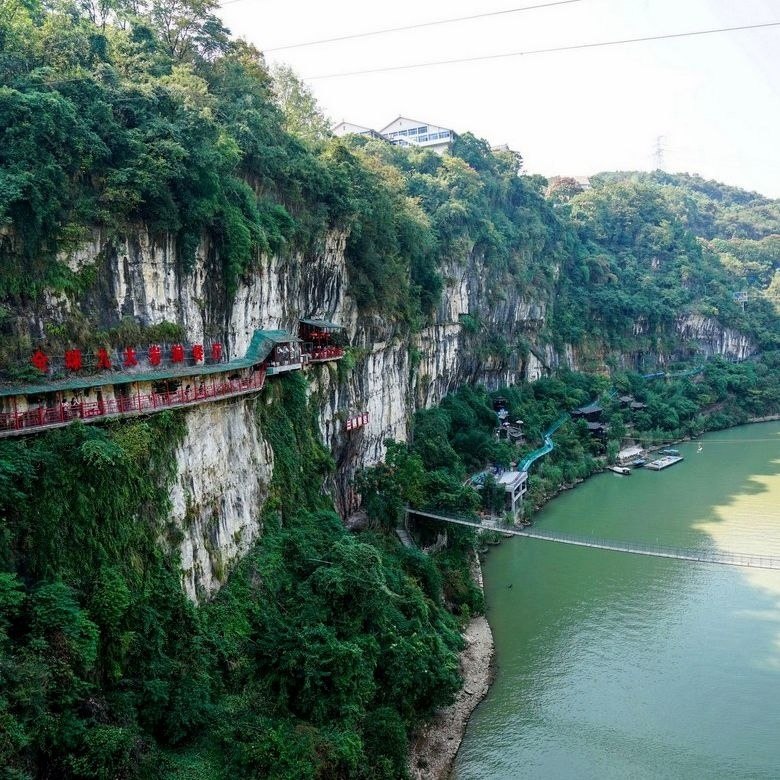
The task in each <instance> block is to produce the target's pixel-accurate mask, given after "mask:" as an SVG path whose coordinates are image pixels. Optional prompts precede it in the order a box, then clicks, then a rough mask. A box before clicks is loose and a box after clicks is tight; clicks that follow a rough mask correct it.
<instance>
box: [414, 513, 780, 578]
mask: <svg viewBox="0 0 780 780" xmlns="http://www.w3.org/2000/svg"><path fill="white" fill-rule="evenodd" d="M406 511H407V514H413V515H416V516H418V517H427V518H429V519H431V520H438V521H439V522H443V523H451V524H454V525H463V526H468V527H471V528H477V529H481V530H486V531H499V532H500V533H506V534H511V535H512V536H524V537H526V538H527V539H537V540H539V541H543V542H557V543H559V544H570V545H575V546H577V547H591V548H594V549H599V550H610V551H612V552H622V553H631V554H633V555H647V556H650V557H653V558H673V559H676V560H682V561H693V562H696V563H715V564H720V565H724V566H742V567H746V568H753V569H780V558H775V557H773V556H769V555H752V554H751V553H738V552H731V551H718V550H697V549H695V548H686V547H668V546H663V545H652V544H646V543H644V542H632V541H621V540H616V539H598V538H593V537H588V536H579V535H576V534H565V533H558V532H557V531H539V530H533V531H531V530H528V529H525V528H524V529H519V528H514V527H512V526H506V527H504V526H500V525H498V524H497V523H480V522H475V521H474V520H468V519H465V518H460V517H454V516H451V515H443V514H441V513H439V512H428V511H425V510H420V509H413V508H411V507H409V508H408V509H407V510H406Z"/></svg>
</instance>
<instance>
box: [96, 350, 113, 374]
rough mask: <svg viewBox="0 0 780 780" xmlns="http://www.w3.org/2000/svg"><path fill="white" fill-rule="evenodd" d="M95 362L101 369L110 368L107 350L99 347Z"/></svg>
mask: <svg viewBox="0 0 780 780" xmlns="http://www.w3.org/2000/svg"><path fill="white" fill-rule="evenodd" d="M97 364H98V368H99V369H100V370H101V371H104V370H107V369H109V368H111V358H110V357H109V356H108V350H107V349H106V348H105V347H101V348H100V349H99V350H98V353H97Z"/></svg>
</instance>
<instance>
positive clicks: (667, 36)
mask: <svg viewBox="0 0 780 780" xmlns="http://www.w3.org/2000/svg"><path fill="white" fill-rule="evenodd" d="M778 26H780V22H764V23H762V24H746V25H740V26H738V27H717V28H714V29H710V30H692V31H690V32H682V33H666V34H664V35H648V36H643V37H641V38H622V39H620V40H615V41H597V42H596V43H577V44H572V45H569V46H552V47H550V48H546V49H529V50H528V51H509V52H504V53H502V54H482V55H479V56H477V57H456V58H454V59H451V60H429V61H427V62H415V63H411V64H409V65H389V66H387V67H383V68H366V69H365V70H350V71H342V72H340V73H327V74H324V75H322V76H306V77H305V78H304V81H319V80H321V79H337V78H343V77H346V76H363V75H368V74H371V73H389V72H392V71H399V70H412V69H415V68H428V67H432V66H435V65H454V64H456V63H461V62H480V61H486V60H499V59H506V58H509V57H530V56H532V55H534V54H553V53H556V52H562V51H577V50H579V49H597V48H601V47H605V46H620V45H623V44H628V43H646V42H649V41H663V40H669V39H673V38H690V37H693V36H698V35H713V34H715V33H725V32H737V31H740V30H760V29H765V28H768V27H778Z"/></svg>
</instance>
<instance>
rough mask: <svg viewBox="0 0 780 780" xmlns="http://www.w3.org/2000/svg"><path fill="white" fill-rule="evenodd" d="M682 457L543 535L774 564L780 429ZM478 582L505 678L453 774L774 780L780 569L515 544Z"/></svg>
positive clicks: (498, 553)
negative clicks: (721, 553) (767, 559)
mask: <svg viewBox="0 0 780 780" xmlns="http://www.w3.org/2000/svg"><path fill="white" fill-rule="evenodd" d="M676 446H677V448H678V449H679V450H680V451H681V454H683V455H684V456H685V460H684V461H683V462H682V463H680V464H678V465H676V466H672V467H671V468H669V469H666V470H665V471H661V472H651V471H645V470H642V469H639V470H636V471H634V472H633V474H632V475H631V476H630V477H621V476H618V475H615V474H611V473H607V474H601V475H598V476H596V477H594V478H592V479H590V480H588V481H587V482H586V483H584V484H583V485H581V486H579V487H578V488H577V489H576V490H572V491H569V492H567V493H564V494H562V495H561V496H559V497H558V498H556V499H554V500H553V501H551V502H550V503H549V504H548V505H547V506H546V507H545V508H544V509H543V510H542V511H540V512H539V513H538V514H537V515H536V517H535V523H536V526H538V527H540V528H544V529H549V530H556V531H565V532H569V533H577V534H585V533H588V534H592V535H593V536H596V537H602V538H611V539H624V540H636V541H644V542H658V543H659V544H663V545H670V546H678V547H696V548H703V549H720V550H728V551H733V552H745V553H754V554H761V553H762V554H764V555H772V556H778V557H780V423H762V424H760V425H747V426H743V427H740V428H734V429H731V430H729V431H721V432H718V433H712V434H709V435H708V436H706V437H704V439H703V442H702V450H701V452H697V445H696V444H693V443H689V444H682V445H676ZM484 577H485V596H486V600H487V605H488V606H487V617H488V620H489V622H490V625H491V626H492V629H493V633H494V636H495V643H496V662H497V673H496V679H495V682H494V684H493V686H492V688H491V690H490V692H489V694H488V696H487V698H486V699H485V701H484V702H483V703H482V704H481V705H480V706H479V707H478V709H477V710H476V712H475V713H474V715H473V717H472V719H471V721H470V723H469V727H468V730H467V733H466V736H465V739H464V742H463V744H462V746H461V750H460V752H459V754H458V758H457V761H456V765H455V770H454V772H453V778H455V779H456V780H488V779H492V778H507V779H508V778H513V779H514V778H523V777H532V778H556V779H557V778H577V779H578V780H582V779H584V778H600V779H603V778H621V780H622V779H623V778H778V777H780V571H767V570H752V569H742V568H737V567H731V566H718V565H713V564H700V563H691V562H686V561H677V560H668V559H659V558H649V557H643V556H638V555H630V554H625V553H617V552H609V551H603V550H594V549H589V548H581V547H572V546H568V545H562V544H554V543H551V542H542V541H535V540H531V539H512V540H507V541H506V542H505V543H503V544H502V545H501V546H500V547H498V548H493V549H492V550H491V552H490V553H489V554H488V555H487V557H486V560H485V562H484Z"/></svg>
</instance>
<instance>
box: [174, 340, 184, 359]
mask: <svg viewBox="0 0 780 780" xmlns="http://www.w3.org/2000/svg"><path fill="white" fill-rule="evenodd" d="M171 361H172V362H174V363H183V362H184V347H183V346H182V345H181V344H174V345H173V346H172V347H171Z"/></svg>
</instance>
